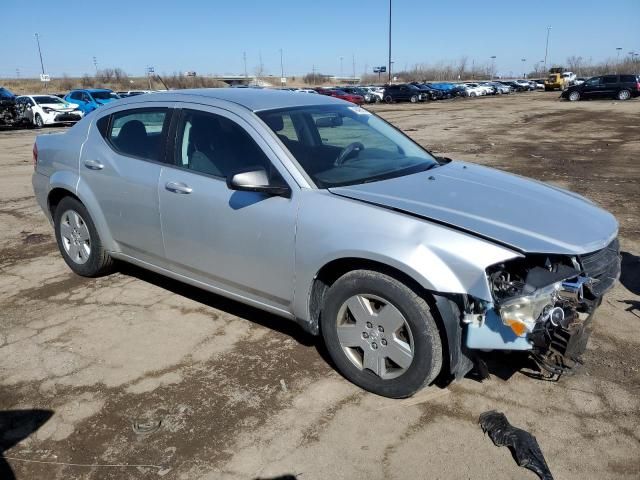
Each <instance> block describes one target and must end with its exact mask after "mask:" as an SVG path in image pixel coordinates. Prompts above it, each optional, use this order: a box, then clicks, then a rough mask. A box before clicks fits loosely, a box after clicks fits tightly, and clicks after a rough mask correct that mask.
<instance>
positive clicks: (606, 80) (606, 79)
mask: <svg viewBox="0 0 640 480" xmlns="http://www.w3.org/2000/svg"><path fill="white" fill-rule="evenodd" d="M602 78H603V82H604V83H618V77H617V76H616V75H605V76H604V77H602Z"/></svg>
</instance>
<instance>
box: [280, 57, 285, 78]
mask: <svg viewBox="0 0 640 480" xmlns="http://www.w3.org/2000/svg"><path fill="white" fill-rule="evenodd" d="M284 82H285V80H284V63H282V49H280V86H284Z"/></svg>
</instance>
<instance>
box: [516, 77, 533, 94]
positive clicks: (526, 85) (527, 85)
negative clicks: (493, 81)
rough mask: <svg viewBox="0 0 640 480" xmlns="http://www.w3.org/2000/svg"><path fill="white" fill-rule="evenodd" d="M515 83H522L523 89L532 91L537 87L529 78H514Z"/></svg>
mask: <svg viewBox="0 0 640 480" xmlns="http://www.w3.org/2000/svg"><path fill="white" fill-rule="evenodd" d="M513 83H515V84H516V85H520V86H521V87H522V91H526V92H530V91H532V90H535V89H536V87H535V86H533V85H532V84H531V83H530V82H529V80H514V81H513Z"/></svg>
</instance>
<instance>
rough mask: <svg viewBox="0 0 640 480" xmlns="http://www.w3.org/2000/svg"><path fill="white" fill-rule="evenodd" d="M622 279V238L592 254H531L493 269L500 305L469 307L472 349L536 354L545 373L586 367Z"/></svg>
mask: <svg viewBox="0 0 640 480" xmlns="http://www.w3.org/2000/svg"><path fill="white" fill-rule="evenodd" d="M619 275H620V254H619V245H618V241H617V239H616V240H614V241H613V242H611V243H610V244H609V245H608V246H607V247H605V248H604V249H602V250H599V251H597V252H593V253H589V254H586V255H580V256H573V257H568V256H560V255H542V254H531V255H527V256H525V257H522V258H518V259H515V260H511V261H508V262H504V263H500V264H497V265H493V266H491V267H490V268H488V269H487V278H488V281H489V284H490V286H491V291H492V295H493V299H494V303H493V304H488V303H486V302H475V303H472V304H471V305H469V308H468V309H467V312H468V313H467V315H466V316H465V319H466V322H467V323H468V324H469V330H468V335H467V346H468V347H469V348H483V349H505V350H508V349H517V350H530V353H531V356H532V357H533V359H534V360H535V361H536V363H537V364H538V366H539V367H540V368H541V369H542V370H544V371H545V372H547V373H548V374H552V375H560V374H562V373H564V372H566V371H567V370H570V369H572V368H574V367H575V366H576V364H579V363H581V360H580V356H581V354H582V353H583V352H584V350H585V348H586V345H587V342H588V339H589V335H590V331H591V328H590V324H591V319H592V315H593V312H594V311H595V309H596V308H597V307H598V306H599V305H600V303H601V301H602V295H603V294H604V293H605V292H606V291H607V290H609V289H610V288H611V287H613V284H614V283H615V281H616V280H617V278H618V277H619ZM498 319H499V320H498ZM500 324H501V325H500ZM505 327H508V328H506V329H505ZM501 329H503V330H505V331H506V333H505V331H501ZM508 329H510V330H511V332H509V331H508ZM501 342H502V343H504V346H502V347H501V346H500V343H501Z"/></svg>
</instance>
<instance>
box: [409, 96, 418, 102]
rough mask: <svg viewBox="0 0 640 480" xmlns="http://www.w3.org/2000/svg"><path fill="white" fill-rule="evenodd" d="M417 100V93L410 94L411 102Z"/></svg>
mask: <svg viewBox="0 0 640 480" xmlns="http://www.w3.org/2000/svg"><path fill="white" fill-rule="evenodd" d="M417 101H418V96H417V95H412V96H411V103H416V102H417Z"/></svg>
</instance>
